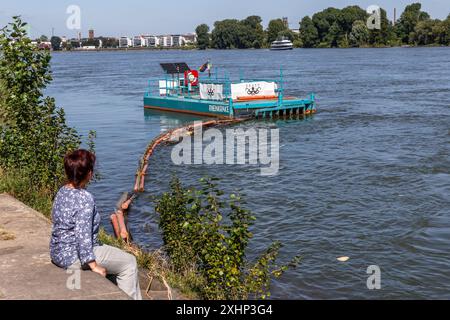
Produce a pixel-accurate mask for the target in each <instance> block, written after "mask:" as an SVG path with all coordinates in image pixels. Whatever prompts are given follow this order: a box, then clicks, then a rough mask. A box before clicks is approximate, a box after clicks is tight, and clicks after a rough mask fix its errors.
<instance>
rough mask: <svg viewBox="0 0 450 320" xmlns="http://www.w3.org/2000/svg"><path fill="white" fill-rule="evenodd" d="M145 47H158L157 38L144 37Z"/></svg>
mask: <svg viewBox="0 0 450 320" xmlns="http://www.w3.org/2000/svg"><path fill="white" fill-rule="evenodd" d="M144 39H145V47H149V48H156V47H157V46H159V38H158V37H156V36H144Z"/></svg>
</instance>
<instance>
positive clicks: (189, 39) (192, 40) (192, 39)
mask: <svg viewBox="0 0 450 320" xmlns="http://www.w3.org/2000/svg"><path fill="white" fill-rule="evenodd" d="M183 38H184V44H185V45H192V44H196V43H197V34H195V33H188V34H185V35H183Z"/></svg>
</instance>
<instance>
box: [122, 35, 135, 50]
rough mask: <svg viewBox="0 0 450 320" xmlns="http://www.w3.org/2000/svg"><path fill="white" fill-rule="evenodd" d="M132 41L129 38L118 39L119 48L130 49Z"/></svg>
mask: <svg viewBox="0 0 450 320" xmlns="http://www.w3.org/2000/svg"><path fill="white" fill-rule="evenodd" d="M133 44H134V42H133V39H131V38H129V37H120V38H119V48H130V47H133Z"/></svg>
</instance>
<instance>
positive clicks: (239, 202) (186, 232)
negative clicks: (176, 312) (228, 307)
mask: <svg viewBox="0 0 450 320" xmlns="http://www.w3.org/2000/svg"><path fill="white" fill-rule="evenodd" d="M244 205H245V202H244V200H243V198H242V197H241V196H240V195H238V194H231V195H229V197H228V198H226V197H225V195H224V193H223V192H222V191H221V190H220V189H219V188H218V185H217V179H211V178H204V179H202V180H201V187H200V188H198V189H195V188H185V187H183V186H182V184H181V182H180V181H179V180H178V179H177V178H174V179H173V180H172V183H171V190H170V192H167V193H165V194H163V195H162V196H161V197H160V198H159V199H158V200H157V204H156V211H157V212H158V213H159V215H160V222H159V227H160V229H161V232H162V235H163V241H164V251H165V253H166V254H167V255H168V257H169V259H168V260H169V262H170V267H171V269H172V270H173V271H174V272H175V273H177V274H186V275H190V274H192V273H194V274H195V275H196V277H195V278H196V279H197V282H196V283H195V285H196V286H195V287H193V288H192V290H194V291H196V292H197V293H198V295H199V297H201V298H202V299H207V300H229V299H233V300H236V299H237V300H242V299H249V298H251V299H266V298H268V297H270V282H271V280H272V278H273V277H280V276H281V275H282V274H283V273H284V272H285V271H286V270H287V269H289V268H295V267H296V266H297V264H298V262H299V257H295V258H294V259H293V260H292V261H291V262H290V263H288V264H287V265H282V266H277V265H276V260H277V257H278V254H279V250H280V248H281V243H279V242H274V243H273V244H272V245H270V246H269V247H268V248H267V249H266V251H265V252H264V253H263V254H262V255H261V256H260V257H259V258H256V259H254V261H251V260H250V259H248V258H247V255H246V253H247V247H248V245H249V243H250V240H251V238H252V237H253V235H252V233H251V232H250V228H251V226H252V225H253V223H254V221H255V220H256V218H255V216H254V215H253V214H252V213H251V212H250V211H249V210H246V209H245V208H244V207H243V206H244Z"/></svg>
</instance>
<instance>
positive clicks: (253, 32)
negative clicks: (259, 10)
mask: <svg viewBox="0 0 450 320" xmlns="http://www.w3.org/2000/svg"><path fill="white" fill-rule="evenodd" d="M240 24H241V26H242V28H241V29H242V30H244V31H245V32H248V33H249V39H248V42H249V43H250V45H249V46H248V47H252V48H255V49H259V48H261V47H262V46H263V45H264V37H265V34H264V28H263V26H262V19H261V17H260V16H249V17H247V18H245V19H244V20H242V21H241V22H240ZM242 32H243V31H241V33H242Z"/></svg>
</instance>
